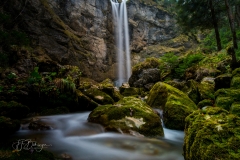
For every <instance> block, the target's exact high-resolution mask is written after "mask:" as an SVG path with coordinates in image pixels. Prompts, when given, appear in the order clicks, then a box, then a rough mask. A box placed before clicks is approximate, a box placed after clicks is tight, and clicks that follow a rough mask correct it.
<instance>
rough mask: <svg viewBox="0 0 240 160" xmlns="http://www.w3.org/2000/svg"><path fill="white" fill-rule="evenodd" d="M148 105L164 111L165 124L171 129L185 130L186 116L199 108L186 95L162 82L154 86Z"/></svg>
mask: <svg viewBox="0 0 240 160" xmlns="http://www.w3.org/2000/svg"><path fill="white" fill-rule="evenodd" d="M147 104H149V105H150V106H151V107H153V108H160V109H162V110H163V113H164V116H163V117H164V124H165V126H166V127H168V128H171V129H182V130H183V129H184V125H185V124H184V120H185V118H186V116H187V115H189V114H190V113H192V112H193V111H194V110H196V109H197V106H196V105H195V104H194V102H193V101H192V100H191V99H190V98H189V97H188V96H187V95H186V94H185V93H183V92H182V91H180V90H178V89H177V88H174V87H172V86H170V85H168V84H166V83H162V82H158V83H156V84H155V85H154V86H153V88H152V89H151V91H150V93H149V97H148V99H147Z"/></svg>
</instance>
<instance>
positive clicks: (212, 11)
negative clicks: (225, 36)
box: [209, 0, 222, 51]
mask: <svg viewBox="0 0 240 160" xmlns="http://www.w3.org/2000/svg"><path fill="white" fill-rule="evenodd" d="M209 3H210V8H211V14H212V21H213V26H214V30H215V36H216V41H217V48H218V51H220V50H222V45H221V39H220V35H219V30H218V22H217V19H216V15H215V10H214V7H213V4H212V0H210V1H209Z"/></svg>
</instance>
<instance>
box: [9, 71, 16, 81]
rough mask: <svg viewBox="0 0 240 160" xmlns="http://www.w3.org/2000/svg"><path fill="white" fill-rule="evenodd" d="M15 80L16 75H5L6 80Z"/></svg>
mask: <svg viewBox="0 0 240 160" xmlns="http://www.w3.org/2000/svg"><path fill="white" fill-rule="evenodd" d="M15 78H17V75H16V74H15V73H13V72H11V73H9V74H8V75H7V79H9V80H11V79H15Z"/></svg>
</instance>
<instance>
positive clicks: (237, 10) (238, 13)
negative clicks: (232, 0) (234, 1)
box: [235, 5, 240, 27]
mask: <svg viewBox="0 0 240 160" xmlns="http://www.w3.org/2000/svg"><path fill="white" fill-rule="evenodd" d="M235 17H236V21H237V26H238V27H240V7H239V6H237V5H236V6H235Z"/></svg>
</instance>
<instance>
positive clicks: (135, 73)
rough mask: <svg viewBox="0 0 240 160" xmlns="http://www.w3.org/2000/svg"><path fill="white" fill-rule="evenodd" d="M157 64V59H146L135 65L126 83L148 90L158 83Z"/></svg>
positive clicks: (158, 71)
mask: <svg viewBox="0 0 240 160" xmlns="http://www.w3.org/2000/svg"><path fill="white" fill-rule="evenodd" d="M159 64H160V62H159V60H158V59H157V58H147V59H146V60H145V61H144V62H141V63H139V64H137V65H135V66H134V67H133V69H132V75H131V77H130V78H129V81H128V83H129V85H130V86H131V87H137V88H145V89H146V90H150V89H151V87H152V86H153V84H154V83H156V82H158V81H160V70H159V69H158V67H159ZM151 84H152V85H151Z"/></svg>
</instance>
